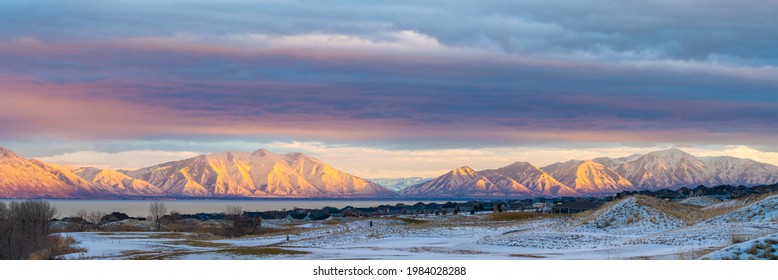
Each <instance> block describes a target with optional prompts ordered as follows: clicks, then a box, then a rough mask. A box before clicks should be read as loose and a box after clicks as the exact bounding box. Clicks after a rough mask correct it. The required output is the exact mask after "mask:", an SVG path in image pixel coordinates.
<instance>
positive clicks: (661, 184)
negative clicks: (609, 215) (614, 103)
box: [595, 149, 778, 189]
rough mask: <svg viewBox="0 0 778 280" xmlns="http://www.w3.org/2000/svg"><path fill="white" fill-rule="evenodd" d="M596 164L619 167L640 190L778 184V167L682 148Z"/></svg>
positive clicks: (617, 171)
mask: <svg viewBox="0 0 778 280" xmlns="http://www.w3.org/2000/svg"><path fill="white" fill-rule="evenodd" d="M595 161H596V162H599V163H602V164H603V165H606V166H608V165H610V166H616V165H617V164H618V163H619V162H622V161H623V163H622V164H621V165H618V167H617V168H616V169H614V170H615V171H616V173H618V174H620V175H621V176H624V177H625V178H626V179H627V180H629V181H630V182H632V184H633V185H635V186H636V187H638V188H640V189H663V188H673V189H676V188H680V187H694V186H698V185H707V186H715V185H727V184H728V185H747V186H754V185H766V184H773V183H776V182H778V166H775V165H771V164H766V163H761V162H757V161H754V160H751V159H741V158H734V157H695V156H693V155H691V154H688V153H686V152H684V151H682V150H679V149H669V150H661V151H656V152H651V153H648V154H645V155H633V156H629V157H626V158H620V159H609V158H599V159H596V160H595Z"/></svg>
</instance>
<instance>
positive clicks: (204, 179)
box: [0, 147, 778, 199]
mask: <svg viewBox="0 0 778 280" xmlns="http://www.w3.org/2000/svg"><path fill="white" fill-rule="evenodd" d="M403 182H407V181H403ZM776 182H778V166H775V165H771V164H767V163H762V162H758V161H755V160H752V159H743V158H736V157H729V156H722V157H696V156H693V155H691V154H689V153H686V152H684V151H682V150H680V149H667V150H659V151H654V152H650V153H647V154H634V155H630V156H626V157H620V158H606V157H601V158H594V159H590V160H570V161H566V162H557V163H554V164H550V165H548V166H545V167H541V168H539V167H536V166H534V165H532V164H531V163H528V162H522V161H517V162H513V163H511V164H509V165H506V166H503V167H500V168H495V169H486V170H481V171H476V170H474V169H472V168H470V167H468V166H462V167H459V168H456V169H453V170H451V171H449V172H447V173H445V174H443V175H441V176H439V177H436V178H429V179H423V180H420V181H419V183H417V184H413V185H410V186H407V187H403V188H402V189H401V190H399V191H393V190H390V189H387V188H386V187H383V186H381V185H380V184H376V183H374V182H372V181H370V180H367V179H364V178H360V177H357V176H354V175H351V174H348V173H346V172H343V171H340V170H338V169H336V168H334V167H332V166H330V165H328V164H326V163H325V162H323V161H321V160H319V159H316V158H314V157H311V156H309V155H307V154H304V153H287V154H275V153H273V152H271V151H268V150H265V149H258V150H256V151H254V152H250V153H249V152H240V151H237V152H236V151H226V152H216V153H209V154H201V155H198V156H195V157H192V158H187V159H183V160H178V161H170V162H165V163H161V164H157V165H152V166H148V167H143V168H139V169H136V170H111V169H99V168H93V167H71V166H64V165H58V164H51V163H45V162H42V161H40V160H36V159H26V158H23V157H20V156H18V155H17V154H15V153H14V152H13V151H11V150H8V149H5V148H2V147H0V197H5V198H122V197H128V198H131V197H140V198H142V197H192V198H211V197H213V198H218V197H224V198H228V197H235V198H241V197H245V198H367V199H371V198H395V197H405V198H510V197H536V196H544V197H559V196H587V195H608V194H614V193H618V192H622V191H636V190H658V189H665V188H667V189H679V188H683V187H692V188H693V187H696V186H698V185H746V186H755V185H769V184H774V183H776Z"/></svg>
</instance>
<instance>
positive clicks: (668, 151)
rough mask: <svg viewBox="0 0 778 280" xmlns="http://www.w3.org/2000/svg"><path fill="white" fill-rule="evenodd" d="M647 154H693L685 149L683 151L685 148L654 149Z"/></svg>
mask: <svg viewBox="0 0 778 280" xmlns="http://www.w3.org/2000/svg"><path fill="white" fill-rule="evenodd" d="M647 155H665V156H668V155H671V156H674V155H683V156H690V155H691V154H689V153H687V152H685V151H683V150H681V149H679V148H670V149H665V150H659V151H653V152H650V153H648V154H647Z"/></svg>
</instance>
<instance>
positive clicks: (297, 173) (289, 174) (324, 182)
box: [123, 149, 395, 198]
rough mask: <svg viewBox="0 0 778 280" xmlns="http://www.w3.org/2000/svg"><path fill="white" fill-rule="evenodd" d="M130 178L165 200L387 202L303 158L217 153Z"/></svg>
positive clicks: (361, 183)
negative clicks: (352, 199)
mask: <svg viewBox="0 0 778 280" xmlns="http://www.w3.org/2000/svg"><path fill="white" fill-rule="evenodd" d="M123 173H125V174H127V175H128V176H130V177H133V178H136V179H141V180H144V181H147V182H149V183H151V184H152V185H155V186H158V187H160V188H161V189H162V190H163V191H164V192H165V193H167V194H168V195H181V196H246V197H333V198H335V197H391V196H394V195H395V194H394V193H393V192H392V191H389V190H387V189H386V188H384V187H381V186H379V185H376V184H374V183H371V182H368V181H367V180H365V179H362V178H358V177H356V176H353V175H350V174H347V173H344V172H342V171H339V170H337V169H335V168H333V167H331V166H329V165H327V164H324V163H323V162H321V161H319V160H317V159H314V158H311V157H308V156H306V155H303V154H299V153H296V154H287V155H277V154H274V153H271V152H270V151H267V150H264V149H261V150H257V151H255V152H253V153H246V152H221V153H212V154H206V155H200V156H197V157H194V158H190V159H185V160H181V161H174V162H168V163H164V164H160V165H156V166H152V167H147V168H143V169H139V170H134V171H123Z"/></svg>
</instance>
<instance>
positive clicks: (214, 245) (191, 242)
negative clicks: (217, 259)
mask: <svg viewBox="0 0 778 280" xmlns="http://www.w3.org/2000/svg"><path fill="white" fill-rule="evenodd" d="M168 243H169V244H173V245H186V246H193V247H207V248H218V247H226V246H228V244H223V243H215V242H208V241H200V240H179V241H173V242H168Z"/></svg>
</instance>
